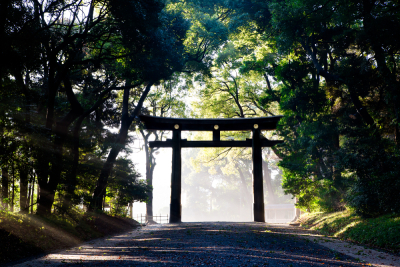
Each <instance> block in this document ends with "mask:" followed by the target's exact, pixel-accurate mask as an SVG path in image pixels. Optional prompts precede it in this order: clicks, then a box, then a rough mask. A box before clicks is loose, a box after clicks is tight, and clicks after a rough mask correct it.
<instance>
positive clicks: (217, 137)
mask: <svg viewBox="0 0 400 267" xmlns="http://www.w3.org/2000/svg"><path fill="white" fill-rule="evenodd" d="M213 141H214V142H215V141H217V142H219V141H221V133H220V131H219V130H218V126H214V130H213Z"/></svg>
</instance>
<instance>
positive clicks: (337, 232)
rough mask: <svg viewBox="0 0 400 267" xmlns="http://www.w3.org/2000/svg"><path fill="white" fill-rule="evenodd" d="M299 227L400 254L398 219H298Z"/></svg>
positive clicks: (347, 216)
mask: <svg viewBox="0 0 400 267" xmlns="http://www.w3.org/2000/svg"><path fill="white" fill-rule="evenodd" d="M300 223H301V225H302V226H303V227H306V228H308V229H312V230H317V231H319V232H320V233H321V234H324V235H327V236H334V237H338V238H340V239H342V240H347V241H352V242H355V243H359V244H364V245H368V246H371V247H376V248H381V249H384V250H388V251H391V252H394V253H399V252H400V215H399V214H389V215H384V216H380V217H377V218H367V219H365V218H362V217H360V216H358V215H356V214H355V213H353V212H351V211H348V210H347V211H343V212H335V213H308V214H304V215H302V217H301V219H300Z"/></svg>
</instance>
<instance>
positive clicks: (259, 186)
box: [252, 128, 265, 222]
mask: <svg viewBox="0 0 400 267" xmlns="http://www.w3.org/2000/svg"><path fill="white" fill-rule="evenodd" d="M261 152H262V147H261V140H260V130H259V129H258V128H256V129H253V138H252V158H253V195H254V203H253V212H254V221H255V222H265V209H264V186H263V171H262V154H261Z"/></svg>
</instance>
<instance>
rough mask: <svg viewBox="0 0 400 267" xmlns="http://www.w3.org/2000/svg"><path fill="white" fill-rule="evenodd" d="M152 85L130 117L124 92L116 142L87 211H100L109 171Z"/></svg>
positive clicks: (125, 92) (147, 87)
mask: <svg viewBox="0 0 400 267" xmlns="http://www.w3.org/2000/svg"><path fill="white" fill-rule="evenodd" d="M152 85H153V82H150V83H149V84H148V85H147V86H146V89H145V90H144V92H143V93H142V96H141V97H140V99H139V102H138V104H137V106H136V107H135V109H134V110H133V112H132V114H131V116H129V114H128V100H129V89H125V90H124V100H123V107H122V118H121V128H120V130H119V133H118V136H117V140H116V142H115V143H114V144H113V145H112V148H111V151H110V153H109V154H108V157H107V160H106V162H105V163H104V165H103V168H102V170H101V173H100V176H99V179H98V180H97V183H96V188H95V190H94V192H93V196H92V197H93V199H92V201H91V203H90V206H89V210H97V209H99V210H101V209H102V199H103V197H104V195H105V192H106V188H107V183H108V177H109V176H110V174H111V171H112V169H113V167H114V163H115V160H116V159H117V156H118V154H119V152H120V151H121V149H122V148H123V147H125V141H126V138H127V136H128V130H129V127H130V126H131V124H132V122H133V120H134V119H135V118H136V116H137V115H139V112H140V110H141V109H142V106H143V102H144V100H145V99H146V97H147V94H148V93H149V91H150V88H151V86H152Z"/></svg>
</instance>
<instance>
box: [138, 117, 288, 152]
mask: <svg viewBox="0 0 400 267" xmlns="http://www.w3.org/2000/svg"><path fill="white" fill-rule="evenodd" d="M282 117H283V116H273V117H261V118H237V119H178V118H163V117H153V116H146V115H141V116H140V120H141V121H142V122H143V123H144V127H145V129H147V130H169V131H212V132H213V140H212V141H187V140H186V139H181V140H180V146H181V147H252V140H251V139H247V140H245V141H233V140H232V141H231V140H230V141H221V140H220V131H253V132H254V131H255V130H256V131H258V132H259V131H261V130H274V129H276V124H277V123H278V122H279V120H280V119H281V118H282ZM281 142H283V141H280V140H267V139H265V138H262V139H261V140H260V146H261V147H272V146H274V145H276V144H278V143H281ZM172 145H173V144H172V140H171V139H167V141H152V142H150V147H172Z"/></svg>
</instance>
